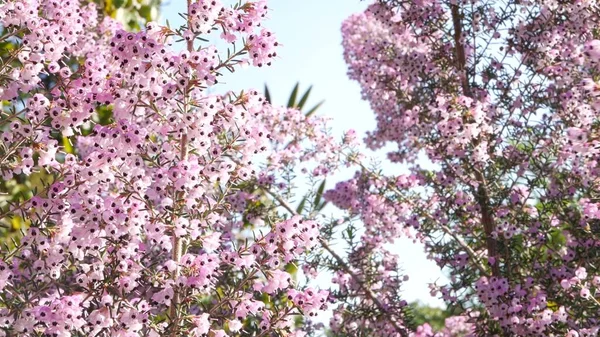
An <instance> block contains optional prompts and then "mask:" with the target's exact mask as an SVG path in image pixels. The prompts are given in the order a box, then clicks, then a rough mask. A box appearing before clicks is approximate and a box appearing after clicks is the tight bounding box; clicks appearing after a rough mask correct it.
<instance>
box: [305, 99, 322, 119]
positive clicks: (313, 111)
mask: <svg viewBox="0 0 600 337" xmlns="http://www.w3.org/2000/svg"><path fill="white" fill-rule="evenodd" d="M323 103H325V101H321V102H319V103H318V104H317V105H315V106H314V107H313V108H312V109H310V110H308V112H307V113H306V117H310V116H312V115H313V114H314V113H315V112H316V111H317V109H319V108H320V107H321V105H323Z"/></svg>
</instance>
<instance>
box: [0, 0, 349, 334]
mask: <svg viewBox="0 0 600 337" xmlns="http://www.w3.org/2000/svg"><path fill="white" fill-rule="evenodd" d="M266 12H267V6H266V2H265V1H258V2H248V3H244V4H239V5H236V6H234V7H231V8H228V7H225V6H224V5H223V4H221V3H220V2H218V1H214V0H209V1H197V2H191V1H190V2H189V3H188V13H187V14H186V18H187V24H186V26H184V27H181V28H180V29H177V30H172V29H170V28H167V27H161V26H159V25H157V24H155V23H148V25H147V26H146V29H144V30H143V31H140V32H137V33H135V32H127V31H125V30H124V29H123V27H121V25H120V24H119V23H118V22H117V21H115V20H113V19H111V18H109V17H99V16H98V12H97V10H96V7H95V5H94V4H88V5H85V6H83V5H82V4H80V2H79V1H78V0H69V1H58V0H50V1H37V0H11V1H8V2H5V3H3V4H1V5H0V23H1V24H2V26H3V27H4V32H3V35H2V37H1V38H0V39H2V40H10V41H12V42H13V44H14V45H15V46H16V48H15V49H14V50H13V51H12V52H10V53H9V55H8V57H6V58H3V63H2V66H1V68H0V81H1V82H0V83H1V85H0V99H2V100H4V101H5V102H8V104H5V105H4V107H3V109H4V111H3V115H2V125H3V126H5V127H4V129H3V133H2V140H1V141H2V149H1V153H0V156H1V159H0V169H1V171H2V177H3V179H4V180H5V181H8V180H11V179H13V177H16V176H20V177H22V176H25V177H27V176H30V175H32V174H35V173H37V172H46V173H48V174H49V175H50V177H51V179H49V181H48V182H47V184H46V186H44V188H42V189H39V190H37V191H35V193H34V196H33V197H31V198H30V199H29V200H26V201H24V202H19V203H13V204H11V206H10V208H9V209H8V211H7V212H5V213H4V214H3V215H2V217H5V216H8V217H14V216H20V217H21V218H23V219H27V222H28V224H29V225H28V228H27V229H26V230H25V233H24V235H23V237H21V238H20V240H19V241H18V242H15V245H14V249H6V250H2V253H1V254H0V335H2V336H5V335H6V336H39V335H48V336H183V335H185V336H188V335H191V336H211V337H212V336H226V335H256V336H273V335H286V336H302V335H303V334H304V332H302V329H297V325H298V324H296V323H295V321H294V319H295V318H296V316H298V315H302V316H303V317H306V321H307V322H306V324H304V325H305V326H307V327H308V326H309V324H308V319H309V318H310V317H314V316H316V315H317V314H318V313H319V312H321V311H322V310H325V309H326V308H327V305H328V302H329V300H330V295H329V292H328V291H326V290H319V289H312V288H306V287H303V286H300V284H299V282H296V281H295V279H294V276H293V275H291V274H290V273H289V272H287V271H286V270H288V266H290V265H293V264H294V263H295V262H296V261H297V260H299V259H301V258H304V257H306V256H309V254H310V252H311V251H312V250H313V249H314V247H315V246H317V245H318V243H319V227H320V225H319V224H318V223H317V222H315V221H313V220H311V219H306V218H303V217H301V216H300V215H294V216H288V217H283V216H282V215H280V214H279V213H278V212H277V210H276V209H275V208H274V207H273V206H275V205H276V203H275V202H273V201H271V202H269V200H270V199H265V197H264V196H265V194H264V191H269V193H272V195H275V196H277V197H278V198H279V194H278V193H279V191H281V190H285V189H286V188H287V187H286V186H285V184H284V183H283V182H284V181H281V180H280V179H281V176H282V173H283V172H285V171H286V170H289V168H290V167H294V166H295V165H296V164H297V163H298V161H300V160H302V161H305V160H309V159H316V160H322V159H323V158H329V159H334V158H335V157H336V153H339V147H340V145H334V144H335V143H334V142H333V141H332V140H331V138H330V137H329V136H328V135H327V134H326V133H325V129H324V119H322V118H318V117H307V116H305V115H303V114H301V113H299V112H298V111H297V110H294V109H287V108H279V107H275V106H272V105H270V104H268V103H267V102H266V100H265V98H263V97H262V96H261V95H260V94H259V93H258V92H257V91H255V90H249V91H246V92H242V93H239V94H236V93H227V94H225V95H210V94H207V90H206V89H207V88H208V87H211V86H213V85H215V84H217V83H218V77H219V75H220V74H221V73H222V72H223V71H224V70H232V69H234V67H237V66H238V65H241V64H252V65H255V66H259V67H261V66H268V65H270V64H271V62H273V61H274V59H275V58H276V55H277V54H276V50H277V46H278V43H277V40H276V37H275V35H274V34H273V33H271V32H270V31H268V30H267V29H265V28H262V25H261V22H262V20H263V18H264V17H265V15H266ZM213 30H221V34H220V38H223V39H225V40H226V41H228V42H231V43H234V42H236V43H237V44H233V45H232V46H233V48H235V47H237V48H235V49H234V50H233V51H231V50H229V51H228V53H227V55H226V56H224V55H223V53H222V52H220V51H219V50H217V49H216V47H215V46H214V45H211V44H209V43H205V42H204V41H205V40H204V39H203V38H202V36H205V35H207V34H209V33H211V31H213ZM174 38H181V39H183V40H184V41H185V43H186V46H187V48H186V50H184V51H177V50H176V49H175V48H173V47H172V46H171V44H172V42H171V41H172V40H173V39H174ZM240 44H241V46H240ZM102 116H104V117H102ZM106 116H108V118H106ZM101 117H102V118H101ZM63 139H67V142H66V143H65V142H63V141H62V140H63ZM306 143H309V144H308V145H307V144H306ZM65 144H68V145H69V146H73V147H74V149H75V152H74V153H69V152H73V151H67V150H66V148H65ZM275 151H276V152H275ZM261 158H263V159H261ZM264 158H266V161H265V159H264ZM331 165H334V163H332V164H331ZM316 172H320V171H319V170H316ZM260 191H262V194H261V192H260ZM282 201H283V200H282ZM257 203H258V204H259V205H258V206H257V205H256V204H257ZM301 325H302V324H301Z"/></svg>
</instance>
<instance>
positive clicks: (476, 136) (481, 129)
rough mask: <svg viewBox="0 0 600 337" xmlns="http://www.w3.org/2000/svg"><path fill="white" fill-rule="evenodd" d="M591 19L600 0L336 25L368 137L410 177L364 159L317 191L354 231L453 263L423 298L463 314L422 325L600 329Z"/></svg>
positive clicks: (411, 6)
mask: <svg viewBox="0 0 600 337" xmlns="http://www.w3.org/2000/svg"><path fill="white" fill-rule="evenodd" d="M599 20H600V17H599V16H598V11H597V3H596V2H595V1H574V2H569V3H564V4H563V3H561V2H552V1H505V2H501V3H493V4H492V3H489V2H485V1H453V2H444V1H436V0H434V1H402V0H381V1H375V3H374V4H372V5H371V6H369V8H368V9H367V10H366V11H365V12H364V13H360V14H356V15H353V16H351V17H350V18H348V19H347V20H346V21H345V22H344V24H343V27H342V33H343V46H344V49H345V52H344V56H345V59H346V62H347V64H348V66H349V71H348V74H349V76H350V78H351V79H353V80H356V81H357V82H358V83H359V84H360V86H361V88H362V95H363V98H364V99H366V100H368V101H369V102H370V104H371V107H372V109H373V111H374V113H375V117H376V120H377V129H376V130H374V131H372V132H370V133H369V134H368V135H367V137H366V144H367V145H368V146H369V147H370V148H372V149H378V148H381V147H383V146H384V145H386V144H387V143H392V144H394V145H396V146H397V150H395V151H391V152H390V153H389V154H388V158H389V160H390V161H392V162H400V163H404V164H407V166H408V168H409V169H410V171H411V172H410V173H409V174H408V175H405V176H386V175H382V174H379V173H378V172H377V171H376V170H373V169H370V168H367V167H365V166H364V165H362V166H361V168H360V172H358V173H357V175H356V176H355V177H354V178H353V179H352V180H349V181H346V182H342V183H339V184H338V185H337V186H336V187H335V189H333V190H331V191H329V192H327V193H326V194H325V196H326V198H327V200H329V201H331V202H333V203H334V204H336V205H337V206H338V207H341V208H343V209H347V210H349V212H350V215H351V216H353V217H358V218H360V220H362V222H363V223H364V224H365V231H364V233H361V234H360V235H361V236H360V239H358V240H354V241H355V242H370V243H371V244H379V243H380V242H382V241H384V240H385V241H392V242H393V240H394V239H395V238H396V237H398V236H399V235H409V236H414V237H415V238H416V239H418V240H421V241H422V242H423V243H424V244H425V246H426V249H427V252H428V254H429V256H430V257H431V258H432V259H433V260H434V261H436V263H437V264H438V265H439V266H440V267H441V268H447V270H448V271H449V272H450V279H451V282H450V284H448V285H445V286H436V285H433V286H432V294H434V295H436V294H437V295H438V296H440V297H441V298H442V299H444V300H445V301H446V303H448V305H449V306H450V307H451V308H452V309H453V310H455V312H457V313H460V316H456V317H453V318H452V319H451V320H450V321H447V327H446V328H445V330H444V331H438V332H436V331H433V330H432V329H431V326H429V325H423V326H421V327H419V328H418V329H416V331H415V332H414V334H415V336H434V335H435V336H463V335H466V336H493V335H495V336H596V335H597V334H598V329H600V323H599V322H598V320H597V319H596V318H595V317H597V314H598V312H599V310H600V302H599V300H598V293H597V291H598V290H597V289H598V280H599V279H600V278H599V275H600V270H599V269H598V258H599V257H600V255H598V247H600V240H599V238H598V215H599V212H598V209H599V206H598V195H599V191H600V186H599V185H598V181H599V177H600V171H599V170H598V154H599V152H598V151H599V150H598V148H599V147H598V145H599V143H598V130H597V128H598V125H599V124H598V108H599V107H600V104H599V101H598V95H597V94H596V93H597V92H598V88H600V85H599V84H598V83H597V79H598V74H599V73H598V71H599V70H600V69H599V68H598V65H599V60H600V47H599V42H598V39H600V36H598V33H597V29H596V26H597V22H598V21H599ZM419 155H425V156H426V157H427V158H428V160H429V161H430V162H431V164H433V165H428V166H427V167H433V168H428V169H425V168H424V167H423V166H421V165H420V164H421V163H420V162H419V161H417V157H418V156H419ZM384 238H385V239H384ZM353 247H355V249H357V250H360V249H362V244H354V246H353ZM377 250H379V248H378V249H377ZM371 270H372V269H368V268H366V269H365V268H363V270H362V271H355V272H354V274H361V273H362V274H366V273H368V272H369V271H371ZM380 273H383V269H382V270H381V272H380V271H379V270H378V271H377V272H375V273H373V272H371V274H370V275H371V278H372V279H377V278H378V277H380V276H378V275H379V274H380ZM346 274H347V275H348V273H346ZM346 277H348V276H346ZM342 278H343V277H342ZM389 293H390V295H391V294H392V292H389ZM355 295H356V297H357V298H361V297H362V298H365V296H364V295H361V294H359V293H357V294H355ZM378 295H379V296H384V295H381V294H378ZM380 311H381V315H386V313H385V308H384V309H381V310H380ZM377 317H378V316H374V317H373V318H371V319H370V321H369V322H371V323H370V324H372V323H373V322H377ZM395 317H399V316H398V315H397V316H395ZM342 319H345V324H346V326H347V324H349V322H352V321H353V322H356V326H357V327H365V329H369V328H368V326H369V323H365V322H364V319H365V317H353V316H352V315H350V314H345V316H344V317H343V318H342V317H340V318H334V323H336V324H334V326H338V325H337V321H339V320H342ZM361 319H362V320H361ZM452 325H454V326H453V327H451V326H452ZM456 325H459V326H460V327H457V326H456ZM455 328H456V329H455ZM339 329H341V330H343V329H344V328H343V327H341V328H339ZM365 331H367V330H365ZM396 332H397V334H398V335H403V334H404V333H403V332H402V331H398V330H397V331H396ZM374 335H375V334H374ZM382 335H386V336H387V335H389V334H387V333H382Z"/></svg>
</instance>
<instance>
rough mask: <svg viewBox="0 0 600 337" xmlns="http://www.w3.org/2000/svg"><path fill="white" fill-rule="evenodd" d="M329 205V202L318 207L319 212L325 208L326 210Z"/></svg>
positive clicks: (324, 202)
mask: <svg viewBox="0 0 600 337" xmlns="http://www.w3.org/2000/svg"><path fill="white" fill-rule="evenodd" d="M328 203H329V201H323V203H322V204H321V205H319V206H318V207H317V211H319V212H320V211H322V210H323V208H325V206H327V204H328Z"/></svg>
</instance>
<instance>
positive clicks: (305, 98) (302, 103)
mask: <svg viewBox="0 0 600 337" xmlns="http://www.w3.org/2000/svg"><path fill="white" fill-rule="evenodd" d="M311 90H312V85H311V86H310V87H309V88H308V90H306V92H305V93H304V95H302V98H300V102H298V105H297V107H298V109H299V110H302V108H303V107H304V104H305V103H306V101H307V100H308V95H309V94H310V91H311Z"/></svg>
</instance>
